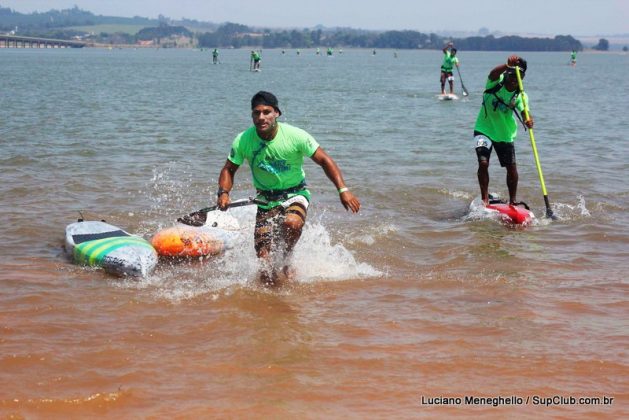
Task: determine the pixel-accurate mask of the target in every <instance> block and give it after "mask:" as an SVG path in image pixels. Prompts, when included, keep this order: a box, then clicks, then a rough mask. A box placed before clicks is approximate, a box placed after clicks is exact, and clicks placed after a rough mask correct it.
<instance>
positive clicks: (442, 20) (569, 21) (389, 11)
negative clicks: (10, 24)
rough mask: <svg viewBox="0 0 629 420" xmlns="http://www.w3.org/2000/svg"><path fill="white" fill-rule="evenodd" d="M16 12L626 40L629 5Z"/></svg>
mask: <svg viewBox="0 0 629 420" xmlns="http://www.w3.org/2000/svg"><path fill="white" fill-rule="evenodd" d="M0 5H1V6H2V7H9V8H11V9H14V10H16V11H19V12H22V13H30V12H34V11H38V12H45V11H48V10H50V9H67V8H72V7H74V6H75V5H76V6H78V7H79V8H81V9H84V10H87V11H90V12H92V13H94V14H97V15H108V16H126V17H131V16H136V15H137V16H142V17H149V18H156V17H157V16H158V15H159V14H162V15H164V16H167V17H169V18H173V19H180V18H182V17H185V18H188V19H196V20H201V21H209V22H215V23H222V22H235V23H242V24H245V25H250V26H257V27H269V28H285V27H300V28H301V27H313V26H315V25H318V24H321V25H324V26H346V27H352V28H363V29H384V30H387V29H412V30H417V31H420V32H433V31H442V30H452V31H477V30H478V29H480V28H482V27H486V28H488V29H489V30H490V31H501V32H507V33H509V32H516V33H537V34H547V35H557V34H563V35H568V34H569V35H575V36H586V35H613V34H629V0H516V1H504V0H502V1H501V0H441V1H437V0H383V1H381V0H265V1H264V0H263V1H260V0H257V1H256V0H0Z"/></svg>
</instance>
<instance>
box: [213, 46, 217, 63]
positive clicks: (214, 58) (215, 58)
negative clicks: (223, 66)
mask: <svg viewBox="0 0 629 420" xmlns="http://www.w3.org/2000/svg"><path fill="white" fill-rule="evenodd" d="M212 63H214V64H218V48H214V50H213V51H212Z"/></svg>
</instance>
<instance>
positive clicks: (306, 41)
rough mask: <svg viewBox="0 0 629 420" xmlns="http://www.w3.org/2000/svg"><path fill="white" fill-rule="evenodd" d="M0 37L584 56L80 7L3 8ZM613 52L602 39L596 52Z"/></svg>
mask: <svg viewBox="0 0 629 420" xmlns="http://www.w3.org/2000/svg"><path fill="white" fill-rule="evenodd" d="M0 32H5V33H10V34H15V35H21V36H33V37H42V38H55V39H68V40H69V39H72V40H81V41H83V42H85V43H86V45H88V46H89V45H103V44H109V45H138V46H145V47H148V46H152V47H164V48H167V47H184V48H190V47H198V48H245V47H254V48H316V47H332V48H352V47H354V48H394V49H429V50H430V49H432V50H434V49H441V48H443V46H444V44H445V43H447V42H448V41H452V42H454V43H455V44H456V46H457V48H459V49H462V50H475V51H572V50H575V51H582V50H583V45H582V44H581V42H580V41H579V40H577V39H575V38H573V37H572V36H571V35H558V36H555V37H553V38H536V37H520V36H501V37H495V36H493V35H486V36H471V37H460V38H456V37H451V36H443V35H437V34H434V33H430V34H425V33H422V32H418V31H412V30H403V31H393V30H392V31H370V30H361V29H351V28H333V29H330V28H317V29H291V30H286V29H283V30H277V29H258V28H252V27H249V26H246V25H241V24H238V23H230V22H228V23H224V24H221V25H217V24H213V23H208V22H199V21H196V20H187V19H184V20H181V21H172V20H170V19H168V18H165V17H163V16H160V17H159V18H158V19H148V18H143V17H138V16H136V17H133V18H123V17H112V16H100V15H98V16H97V15H94V14H92V13H91V12H87V11H84V10H81V9H79V8H78V7H76V6H75V7H74V8H72V9H66V10H60V11H59V10H50V11H48V12H44V13H38V12H35V13H31V14H23V13H19V12H15V11H13V10H11V9H9V8H2V7H0ZM605 47H607V48H608V47H609V43H608V42H607V40H604V39H602V40H601V41H600V42H599V44H598V45H597V46H596V47H595V49H599V50H605V49H606V48H605Z"/></svg>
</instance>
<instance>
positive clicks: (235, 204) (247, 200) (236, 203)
mask: <svg viewBox="0 0 629 420" xmlns="http://www.w3.org/2000/svg"><path fill="white" fill-rule="evenodd" d="M251 204H267V202H266V201H264V200H258V199H257V198H252V197H249V198H241V199H240V200H235V201H232V202H231V203H229V204H228V205H227V207H228V208H232V207H242V206H248V205H251ZM214 210H218V206H210V207H205V208H203V209H201V210H198V211H195V212H194V213H209V212H211V211H214ZM194 213H193V214H194Z"/></svg>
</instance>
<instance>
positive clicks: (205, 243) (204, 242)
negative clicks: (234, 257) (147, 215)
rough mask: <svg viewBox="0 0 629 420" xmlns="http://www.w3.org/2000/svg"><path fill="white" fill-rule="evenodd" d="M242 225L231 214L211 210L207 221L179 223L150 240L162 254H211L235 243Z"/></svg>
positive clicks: (167, 255) (184, 256) (176, 256)
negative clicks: (190, 224) (187, 223)
mask: <svg viewBox="0 0 629 420" xmlns="http://www.w3.org/2000/svg"><path fill="white" fill-rule="evenodd" d="M239 228H240V226H239V224H238V220H237V219H235V218H234V217H232V216H230V215H229V214H226V213H223V212H210V213H208V217H207V220H206V223H205V225H203V226H189V225H186V224H183V223H177V224H176V225H175V226H171V227H169V228H165V229H162V230H160V231H159V232H157V233H156V234H155V235H154V236H153V238H152V239H151V244H152V245H153V247H154V248H155V250H156V251H157V253H158V254H159V255H160V257H175V258H196V257H208V256H212V255H218V254H221V253H222V252H224V251H225V250H226V249H229V248H231V247H233V245H234V243H235V241H236V239H237V238H238V236H240V231H239Z"/></svg>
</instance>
